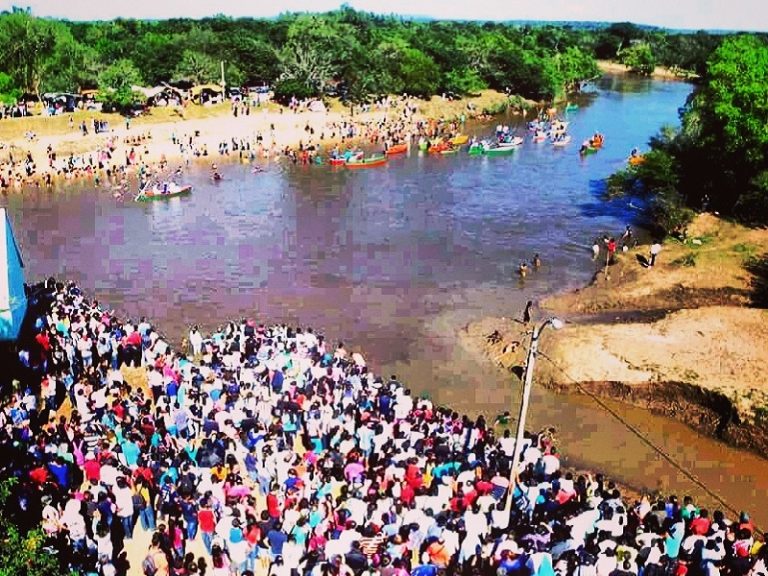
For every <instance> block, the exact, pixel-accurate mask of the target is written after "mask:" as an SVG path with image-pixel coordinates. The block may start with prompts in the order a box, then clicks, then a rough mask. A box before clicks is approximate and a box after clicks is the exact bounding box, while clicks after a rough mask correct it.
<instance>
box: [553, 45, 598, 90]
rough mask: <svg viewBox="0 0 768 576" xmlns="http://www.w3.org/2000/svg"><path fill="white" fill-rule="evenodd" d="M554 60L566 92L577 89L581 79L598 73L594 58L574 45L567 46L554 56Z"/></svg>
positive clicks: (592, 76)
mask: <svg viewBox="0 0 768 576" xmlns="http://www.w3.org/2000/svg"><path fill="white" fill-rule="evenodd" d="M555 60H556V61H557V66H558V69H559V70H560V74H561V75H562V77H563V82H564V89H565V91H566V92H573V91H578V89H579V87H580V84H581V82H582V81H583V80H587V79H589V78H594V77H596V76H598V75H599V73H600V69H599V68H598V67H597V62H596V61H595V58H594V57H593V56H592V55H590V54H588V53H586V52H585V51H583V50H582V49H580V48H578V47H576V46H569V47H568V48H566V50H565V52H562V53H560V54H558V55H557V56H555Z"/></svg>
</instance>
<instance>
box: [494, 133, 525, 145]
mask: <svg viewBox="0 0 768 576" xmlns="http://www.w3.org/2000/svg"><path fill="white" fill-rule="evenodd" d="M522 143H523V139H522V138H521V137H520V136H515V137H513V138H510V139H509V140H501V141H500V142H499V144H498V147H499V148H517V147H518V146H521V145H522Z"/></svg>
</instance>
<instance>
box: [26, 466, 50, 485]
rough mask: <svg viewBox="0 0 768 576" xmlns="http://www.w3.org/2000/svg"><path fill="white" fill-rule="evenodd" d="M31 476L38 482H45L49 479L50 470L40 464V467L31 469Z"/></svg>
mask: <svg viewBox="0 0 768 576" xmlns="http://www.w3.org/2000/svg"><path fill="white" fill-rule="evenodd" d="M29 477H30V478H31V479H32V481H33V482H35V483H36V484H45V481H46V480H48V470H46V469H45V468H44V467H42V466H40V467H39V468H35V469H34V470H31V471H30V472H29Z"/></svg>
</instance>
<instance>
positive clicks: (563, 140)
mask: <svg viewBox="0 0 768 576" xmlns="http://www.w3.org/2000/svg"><path fill="white" fill-rule="evenodd" d="M570 143H571V137H570V136H568V135H565V136H561V137H560V139H558V140H555V141H554V142H553V143H552V146H554V147H555V148H562V147H564V146H568V144H570Z"/></svg>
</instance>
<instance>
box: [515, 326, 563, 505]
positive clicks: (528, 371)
mask: <svg viewBox="0 0 768 576" xmlns="http://www.w3.org/2000/svg"><path fill="white" fill-rule="evenodd" d="M547 326H552V328H554V329H555V330H559V329H560V328H562V327H563V321H562V320H560V319H559V318H549V319H548V320H545V321H544V322H542V323H541V325H540V326H534V328H533V332H532V333H531V344H530V346H529V347H528V357H527V358H526V360H525V374H524V376H523V399H522V401H521V402H520V414H519V415H518V417H517V434H516V435H515V451H514V454H513V455H512V464H511V466H510V471H509V488H507V490H508V491H507V505H506V509H507V510H511V509H512V493H513V492H514V491H515V483H516V481H517V472H516V471H517V464H518V461H519V460H520V455H521V453H522V451H523V435H524V434H525V418H526V416H527V415H528V402H529V400H530V398H531V388H532V385H533V366H534V364H535V363H536V353H537V352H538V350H539V335H540V334H541V331H542V330H544V328H546V327H547Z"/></svg>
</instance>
